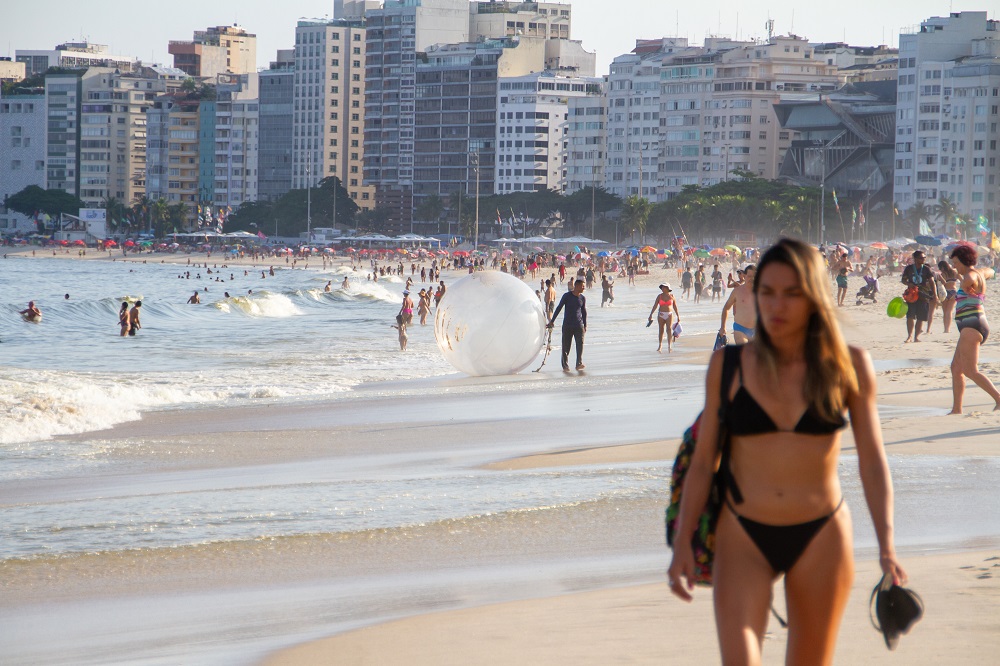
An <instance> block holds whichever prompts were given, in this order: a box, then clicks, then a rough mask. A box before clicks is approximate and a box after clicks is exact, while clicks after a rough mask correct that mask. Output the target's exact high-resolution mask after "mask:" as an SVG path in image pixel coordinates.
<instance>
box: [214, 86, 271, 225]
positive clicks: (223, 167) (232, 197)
mask: <svg viewBox="0 0 1000 666" xmlns="http://www.w3.org/2000/svg"><path fill="white" fill-rule="evenodd" d="M216 90H217V92H216V100H215V119H214V125H215V144H214V146H213V153H214V156H215V172H214V184H213V188H212V189H213V195H212V202H213V203H214V204H215V205H216V206H219V207H221V206H226V207H230V208H236V207H237V206H239V205H240V204H242V203H244V202H246V201H256V200H257V175H258V162H257V160H258V142H259V140H260V132H259V128H260V100H259V91H258V78H257V74H256V73H253V74H242V75H235V74H224V75H220V77H219V84H218V86H217V87H216Z"/></svg>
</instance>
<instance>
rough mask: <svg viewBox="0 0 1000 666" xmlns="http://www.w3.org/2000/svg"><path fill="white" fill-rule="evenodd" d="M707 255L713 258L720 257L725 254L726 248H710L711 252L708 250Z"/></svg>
mask: <svg viewBox="0 0 1000 666" xmlns="http://www.w3.org/2000/svg"><path fill="white" fill-rule="evenodd" d="M708 253H709V254H710V255H712V256H713V257H721V256H722V255H724V254H726V248H724V247H715V248H712V249H711V250H709V251H708Z"/></svg>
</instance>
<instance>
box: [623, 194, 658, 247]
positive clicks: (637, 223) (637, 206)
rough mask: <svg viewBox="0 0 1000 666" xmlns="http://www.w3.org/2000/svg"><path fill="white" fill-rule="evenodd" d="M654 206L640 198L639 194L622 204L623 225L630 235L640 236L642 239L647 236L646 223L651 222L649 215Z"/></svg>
mask: <svg viewBox="0 0 1000 666" xmlns="http://www.w3.org/2000/svg"><path fill="white" fill-rule="evenodd" d="M652 209H653V206H652V204H650V203H649V199H646V198H645V197H640V196H639V195H637V194H633V195H630V196H628V197H626V198H625V203H623V204H622V224H623V225H624V230H625V231H626V232H627V233H628V234H630V235H631V234H634V233H637V232H638V234H639V236H640V238H642V237H644V236H645V235H646V222H648V221H649V214H650V212H651V211H652Z"/></svg>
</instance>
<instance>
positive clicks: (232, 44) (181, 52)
mask: <svg viewBox="0 0 1000 666" xmlns="http://www.w3.org/2000/svg"><path fill="white" fill-rule="evenodd" d="M167 52H168V53H170V54H171V55H172V56H173V57H174V67H176V68H177V69H182V70H184V71H185V72H187V74H188V76H191V77H194V78H214V77H215V76H216V75H217V74H227V73H228V74H249V73H251V72H255V71H257V35H252V34H250V33H248V32H246V31H245V30H244V29H243V28H241V27H239V26H237V25H232V26H228V25H221V26H216V27H212V28H207V29H205V30H196V31H195V32H194V38H193V39H192V40H191V41H171V42H170V43H169V44H167Z"/></svg>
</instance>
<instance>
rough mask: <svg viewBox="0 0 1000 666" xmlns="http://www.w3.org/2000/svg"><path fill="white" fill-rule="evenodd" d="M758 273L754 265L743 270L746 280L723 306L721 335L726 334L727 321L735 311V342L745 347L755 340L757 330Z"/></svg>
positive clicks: (733, 291) (737, 286) (734, 288)
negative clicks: (754, 284) (756, 289)
mask: <svg viewBox="0 0 1000 666" xmlns="http://www.w3.org/2000/svg"><path fill="white" fill-rule="evenodd" d="M756 273H757V271H756V268H755V267H754V265H753V264H748V265H747V267H746V268H744V269H743V276H744V278H745V279H744V280H743V282H742V283H740V284H738V285H736V286H735V287H733V289H732V291H730V292H729V298H728V299H727V300H726V304H725V305H724V306H722V326H721V327H719V333H721V334H722V335H725V334H726V319H727V318H728V315H729V311H730V310H732V311H733V341H734V342H735V343H736V344H738V345H743V344H746V343H747V342H749V341H750V340H753V336H754V330H755V329H756V328H757V300H756V298H755V297H754V291H753V290H754V286H753V280H754V275H756Z"/></svg>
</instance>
